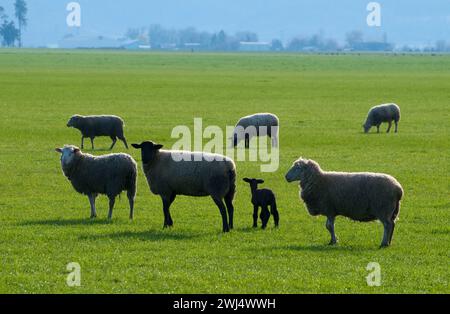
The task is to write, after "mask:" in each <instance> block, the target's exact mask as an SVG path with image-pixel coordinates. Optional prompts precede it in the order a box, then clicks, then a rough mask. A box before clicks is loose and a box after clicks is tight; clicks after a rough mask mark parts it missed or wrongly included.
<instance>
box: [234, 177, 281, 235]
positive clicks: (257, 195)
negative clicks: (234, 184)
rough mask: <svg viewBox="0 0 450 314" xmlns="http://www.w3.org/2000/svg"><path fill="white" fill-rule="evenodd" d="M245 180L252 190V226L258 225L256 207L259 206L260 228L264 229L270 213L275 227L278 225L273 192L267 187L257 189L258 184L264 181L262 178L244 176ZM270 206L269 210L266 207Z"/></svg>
mask: <svg viewBox="0 0 450 314" xmlns="http://www.w3.org/2000/svg"><path fill="white" fill-rule="evenodd" d="M243 180H244V181H245V182H247V183H249V184H250V189H251V191H252V204H253V228H256V227H257V226H258V208H259V207H261V215H260V218H261V223H262V228H263V229H265V228H266V226H267V222H268V221H269V218H270V214H271V213H272V215H273V219H274V221H275V227H278V224H279V221H280V216H279V214H278V210H277V202H276V200H275V194H274V193H273V192H272V190H269V189H258V184H262V183H264V180H262V179H251V178H244V179H243ZM269 206H270V212H269V209H268V207H269Z"/></svg>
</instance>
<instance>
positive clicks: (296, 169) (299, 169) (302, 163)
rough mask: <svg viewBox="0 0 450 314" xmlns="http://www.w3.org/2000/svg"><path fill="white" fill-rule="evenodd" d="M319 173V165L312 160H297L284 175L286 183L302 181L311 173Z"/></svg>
mask: <svg viewBox="0 0 450 314" xmlns="http://www.w3.org/2000/svg"><path fill="white" fill-rule="evenodd" d="M317 171H320V167H319V164H317V163H316V162H315V161H314V160H309V159H303V158H301V157H300V158H299V159H297V160H296V161H294V163H293V164H292V167H291V168H290V169H289V171H288V172H287V173H286V177H285V178H286V181H287V182H293V181H303V180H304V179H305V178H306V177H307V176H309V175H310V174H311V173H312V172H317Z"/></svg>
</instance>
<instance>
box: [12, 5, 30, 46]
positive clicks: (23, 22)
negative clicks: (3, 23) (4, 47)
mask: <svg viewBox="0 0 450 314" xmlns="http://www.w3.org/2000/svg"><path fill="white" fill-rule="evenodd" d="M14 9H15V14H16V18H17V23H18V25H19V47H22V30H23V29H24V28H25V27H26V26H27V12H28V8H27V3H26V2H25V0H16V2H15V3H14Z"/></svg>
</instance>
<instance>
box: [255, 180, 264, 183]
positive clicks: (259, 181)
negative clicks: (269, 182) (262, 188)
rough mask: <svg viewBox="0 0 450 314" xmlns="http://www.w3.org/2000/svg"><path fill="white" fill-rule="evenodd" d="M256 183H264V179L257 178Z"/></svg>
mask: <svg viewBox="0 0 450 314" xmlns="http://www.w3.org/2000/svg"><path fill="white" fill-rule="evenodd" d="M256 183H258V184H261V183H264V180H263V179H258V180H256Z"/></svg>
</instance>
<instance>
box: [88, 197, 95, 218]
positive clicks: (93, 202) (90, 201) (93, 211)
mask: <svg viewBox="0 0 450 314" xmlns="http://www.w3.org/2000/svg"><path fill="white" fill-rule="evenodd" d="M96 197H97V195H95V194H89V195H88V198H89V203H90V204H91V219H93V218H95V217H97V212H96V211H95V198H96Z"/></svg>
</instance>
